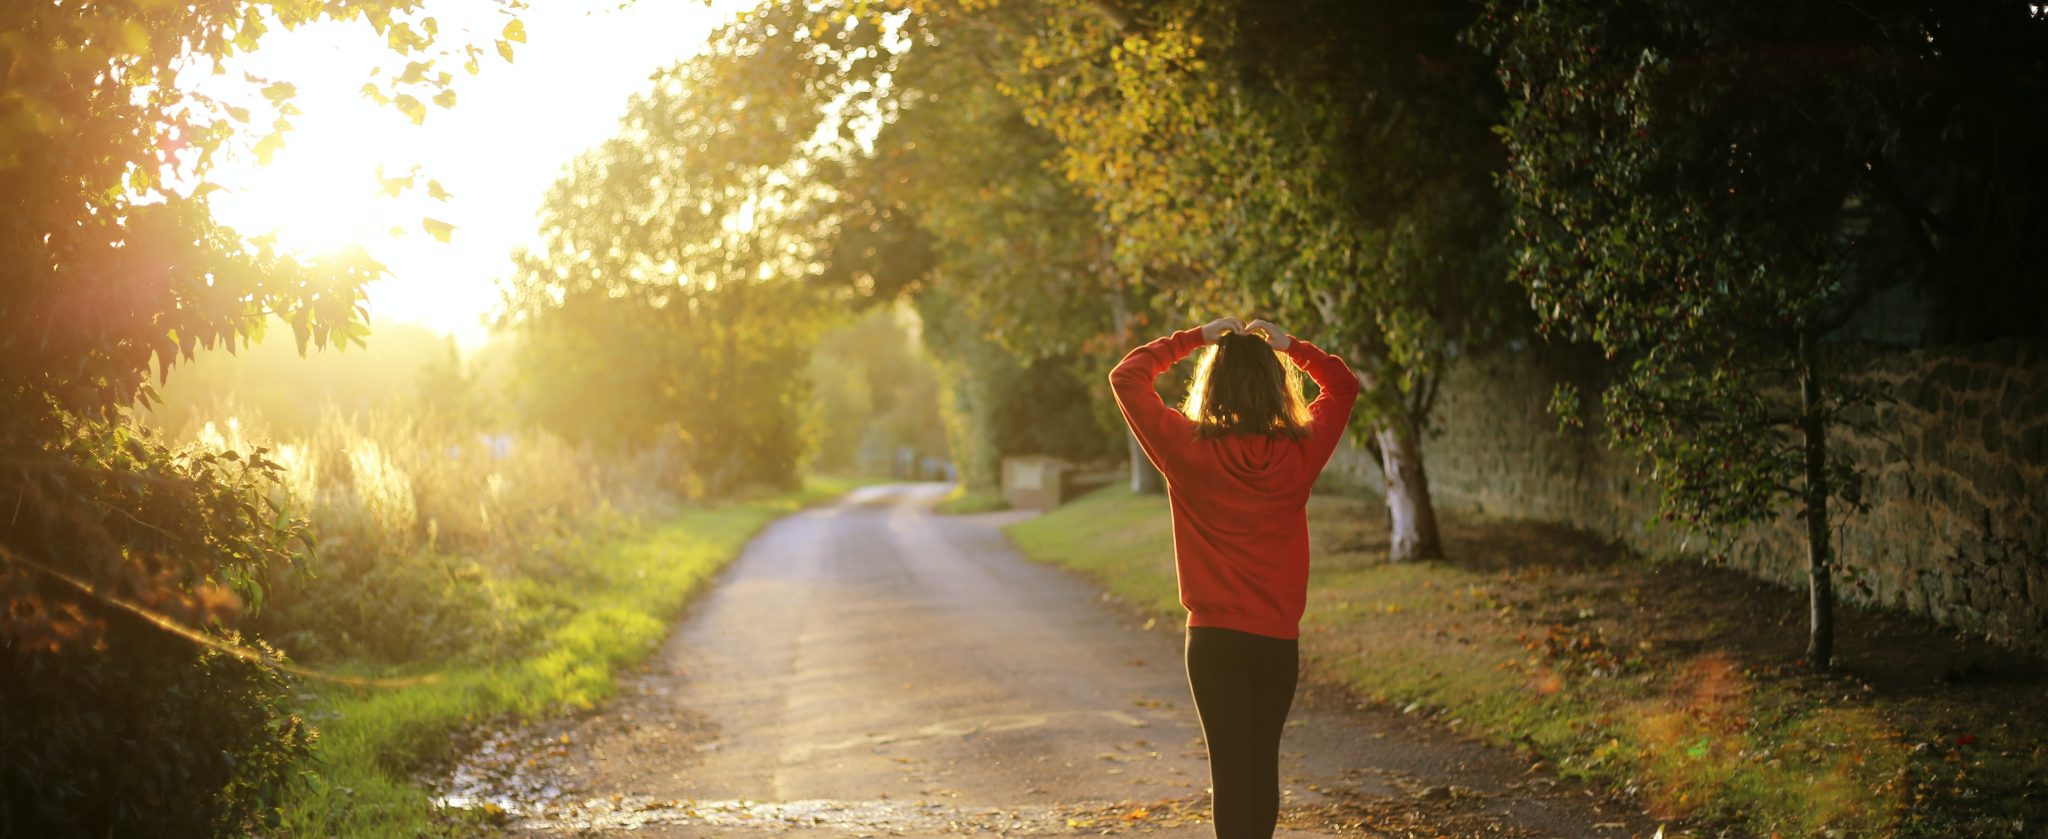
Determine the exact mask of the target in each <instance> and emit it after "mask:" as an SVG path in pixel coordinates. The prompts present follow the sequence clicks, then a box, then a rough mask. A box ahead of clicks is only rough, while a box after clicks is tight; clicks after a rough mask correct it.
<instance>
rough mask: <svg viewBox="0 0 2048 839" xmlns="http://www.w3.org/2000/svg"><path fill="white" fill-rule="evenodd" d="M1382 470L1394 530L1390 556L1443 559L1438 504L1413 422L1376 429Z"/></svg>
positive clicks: (1389, 548) (1420, 441) (1393, 423)
mask: <svg viewBox="0 0 2048 839" xmlns="http://www.w3.org/2000/svg"><path fill="white" fill-rule="evenodd" d="M1373 438H1374V439H1375V440H1377V441H1378V442H1379V448H1380V467H1381V469H1380V471H1381V473H1382V474H1384V475H1385V476H1386V479H1387V487H1386V489H1387V492H1386V497H1387V513H1388V515H1389V517H1390V518H1391V520H1392V527H1393V531H1392V533H1391V538H1390V539H1389V541H1388V550H1387V558H1388V559H1391V560H1393V561H1394V562H1406V561H1409V560H1415V559H1442V558H1443V555H1444V546H1443V540H1442V539H1441V538H1439V537H1438V535H1437V527H1436V505H1435V504H1434V503H1432V502H1431V501H1430V498H1429V474H1428V473H1427V472H1425V471H1424V470H1423V467H1422V439H1421V435H1420V434H1418V433H1416V430H1415V426H1414V424H1413V423H1410V422H1407V421H1405V420H1394V421H1392V422H1389V423H1388V424H1386V425H1383V426H1381V427H1379V428H1377V429H1374V430H1373Z"/></svg>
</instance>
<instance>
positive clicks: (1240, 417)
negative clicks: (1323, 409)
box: [1181, 332, 1309, 438]
mask: <svg viewBox="0 0 2048 839" xmlns="http://www.w3.org/2000/svg"><path fill="white" fill-rule="evenodd" d="M1181 413H1183V414H1186V415H1187V418H1188V419H1191V420H1194V421H1195V428H1196V433H1198V434H1200V435H1201V436H1203V437H1212V438H1213V437H1228V436H1231V435H1234V434H1271V435H1277V436H1282V437H1305V436H1307V435H1308V423H1309V415H1308V405H1307V403H1306V402H1304V401H1303V399H1302V396H1301V368H1299V367H1296V366H1294V364H1293V363H1291V362H1282V361H1281V360H1280V353H1279V351H1278V350H1275V349H1273V345H1271V344H1268V343H1266V341H1265V339H1263V338H1260V337H1258V336H1255V335H1246V334H1242V333H1236V332H1233V333H1230V334H1227V335H1224V336H1223V337H1222V338H1219V339H1217V341H1216V343H1215V345H1213V346H1211V347H1209V348H1208V349H1207V350H1204V351H1203V352H1202V357H1201V359H1200V360H1199V361H1196V362H1195V379H1194V381H1193V382H1190V383H1189V384H1188V398H1187V402H1186V403H1185V404H1183V405H1181Z"/></svg>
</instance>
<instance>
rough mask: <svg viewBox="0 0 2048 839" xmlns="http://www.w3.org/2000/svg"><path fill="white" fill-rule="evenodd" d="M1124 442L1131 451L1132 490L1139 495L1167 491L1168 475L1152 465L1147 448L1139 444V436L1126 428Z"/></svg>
mask: <svg viewBox="0 0 2048 839" xmlns="http://www.w3.org/2000/svg"><path fill="white" fill-rule="evenodd" d="M1124 442H1125V444H1126V446H1127V447H1128V448H1129V449H1130V453H1131V491H1132V492H1135V493H1137V494H1139V495H1158V494H1160V493H1163V492H1165V491H1166V476H1164V475H1161V474H1159V470H1158V469H1157V468H1155V467H1154V466H1153V465H1152V459H1151V458H1149V457H1146V456H1145V448H1144V447H1143V446H1140V445H1138V437H1137V435H1135V434H1132V433H1131V431H1130V429H1128V428H1126V429H1124Z"/></svg>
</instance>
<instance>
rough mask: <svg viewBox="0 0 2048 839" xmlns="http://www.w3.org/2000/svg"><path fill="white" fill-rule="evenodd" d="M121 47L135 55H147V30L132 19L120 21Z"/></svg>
mask: <svg viewBox="0 0 2048 839" xmlns="http://www.w3.org/2000/svg"><path fill="white" fill-rule="evenodd" d="M121 48H122V49H125V50H127V51H128V52H130V53H133V54H135V55H143V56H146V55H149V30H147V29H144V28H142V23H141V22H140V21H136V20H133V19H130V20H124V21H121Z"/></svg>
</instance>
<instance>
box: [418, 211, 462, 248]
mask: <svg viewBox="0 0 2048 839" xmlns="http://www.w3.org/2000/svg"><path fill="white" fill-rule="evenodd" d="M420 226H421V227H423V228H426V231H427V233H428V235H431V236H433V237H434V238H436V239H439V240H441V241H443V242H446V241H448V239H449V237H450V236H453V235H455V225H452V224H449V223H448V222H445V221H442V220H440V219H437V218H432V217H422V218H421V219H420Z"/></svg>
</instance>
